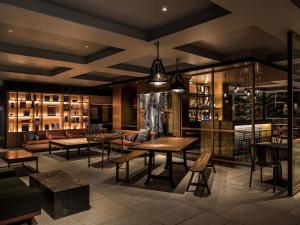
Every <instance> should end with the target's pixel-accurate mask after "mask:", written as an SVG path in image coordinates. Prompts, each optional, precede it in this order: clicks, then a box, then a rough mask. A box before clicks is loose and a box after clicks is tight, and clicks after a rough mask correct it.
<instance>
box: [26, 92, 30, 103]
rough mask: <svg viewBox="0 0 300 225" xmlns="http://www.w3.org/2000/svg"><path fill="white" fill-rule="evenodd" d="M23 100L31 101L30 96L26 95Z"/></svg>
mask: <svg viewBox="0 0 300 225" xmlns="http://www.w3.org/2000/svg"><path fill="white" fill-rule="evenodd" d="M25 99H26V101H31V94H28V93H27V94H26V95H25Z"/></svg>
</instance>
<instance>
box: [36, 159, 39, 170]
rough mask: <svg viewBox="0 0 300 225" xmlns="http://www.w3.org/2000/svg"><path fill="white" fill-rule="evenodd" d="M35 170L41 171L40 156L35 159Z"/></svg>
mask: <svg viewBox="0 0 300 225" xmlns="http://www.w3.org/2000/svg"><path fill="white" fill-rule="evenodd" d="M35 172H36V173H38V172H39V158H36V161H35Z"/></svg>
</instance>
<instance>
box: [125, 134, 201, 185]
mask: <svg viewBox="0 0 300 225" xmlns="http://www.w3.org/2000/svg"><path fill="white" fill-rule="evenodd" d="M197 140H198V138H192V137H160V138H157V139H154V140H152V141H148V142H145V143H142V144H140V145H136V146H132V147H130V149H131V150H144V151H148V152H149V163H148V176H147V180H146V182H145V184H146V185H148V184H149V183H150V180H151V178H158V179H167V180H169V181H170V184H171V187H172V188H175V187H176V185H175V183H174V180H173V164H180V165H183V166H184V167H185V169H186V171H188V167H187V160H186V148H187V147H188V146H190V145H192V144H193V143H195V142H196V141H197ZM156 152H158V153H165V154H166V156H167V157H166V167H165V169H168V175H167V176H162V175H154V174H152V169H153V164H154V157H155V153H156ZM173 153H182V155H183V162H173V159H172V157H173V156H172V154H173Z"/></svg>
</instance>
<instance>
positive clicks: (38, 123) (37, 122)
mask: <svg viewBox="0 0 300 225" xmlns="http://www.w3.org/2000/svg"><path fill="white" fill-rule="evenodd" d="M33 124H34V125H35V126H36V125H40V124H41V120H40V119H38V118H37V119H34V122H33Z"/></svg>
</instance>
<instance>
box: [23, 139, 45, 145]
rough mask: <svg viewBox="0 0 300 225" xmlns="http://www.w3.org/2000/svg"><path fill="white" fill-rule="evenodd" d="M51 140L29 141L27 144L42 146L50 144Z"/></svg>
mask: <svg viewBox="0 0 300 225" xmlns="http://www.w3.org/2000/svg"><path fill="white" fill-rule="evenodd" d="M48 143H49V140H48V139H44V140H36V141H27V142H26V144H28V145H40V144H48Z"/></svg>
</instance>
